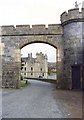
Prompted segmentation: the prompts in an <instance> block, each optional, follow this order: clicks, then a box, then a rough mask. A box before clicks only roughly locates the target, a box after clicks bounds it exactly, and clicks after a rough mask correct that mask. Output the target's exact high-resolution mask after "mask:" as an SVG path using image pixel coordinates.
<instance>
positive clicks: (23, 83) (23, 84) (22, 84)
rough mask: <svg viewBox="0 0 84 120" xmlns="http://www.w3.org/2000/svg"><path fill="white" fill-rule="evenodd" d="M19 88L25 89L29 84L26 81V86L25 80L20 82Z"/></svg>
mask: <svg viewBox="0 0 84 120" xmlns="http://www.w3.org/2000/svg"><path fill="white" fill-rule="evenodd" d="M20 83H21V87H27V86H28V85H29V84H30V83H29V82H28V81H27V84H26V80H21V82H20Z"/></svg>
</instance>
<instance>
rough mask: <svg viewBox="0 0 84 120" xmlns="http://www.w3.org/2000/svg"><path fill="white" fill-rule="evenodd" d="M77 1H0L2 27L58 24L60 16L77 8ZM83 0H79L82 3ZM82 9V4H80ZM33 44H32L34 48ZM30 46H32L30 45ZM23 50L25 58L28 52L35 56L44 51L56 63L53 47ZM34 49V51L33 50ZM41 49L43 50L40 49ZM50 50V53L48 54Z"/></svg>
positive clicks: (35, 46) (42, 46)
mask: <svg viewBox="0 0 84 120" xmlns="http://www.w3.org/2000/svg"><path fill="white" fill-rule="evenodd" d="M75 1H76V0H0V26H1V25H14V26H15V25H20V24H21V25H22V24H30V25H32V24H46V26H47V25H48V24H57V23H60V15H61V14H62V13H63V12H64V11H67V10H68V9H72V8H74V7H75ZM82 1H83V0H78V3H82ZM80 7H81V4H80ZM32 45H33V44H31V46H32ZM28 46H30V45H28ZM31 46H30V47H29V48H27V47H26V48H24V49H22V50H21V54H23V56H27V54H28V52H33V53H34V55H35V52H37V51H36V49H37V48H38V52H40V51H42V50H44V51H45V52H44V51H43V52H44V53H48V54H49V56H48V57H49V61H55V58H56V56H55V54H56V50H55V49H54V48H53V47H52V48H51V46H50V47H48V46H47V47H46V46H44V45H41V46H40V45H38V46H39V47H38V46H37V45H34V46H33V48H32V47H31ZM31 48H32V49H31ZM40 48H41V49H40ZM47 50H48V52H47Z"/></svg>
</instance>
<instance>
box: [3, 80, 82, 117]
mask: <svg viewBox="0 0 84 120" xmlns="http://www.w3.org/2000/svg"><path fill="white" fill-rule="evenodd" d="M2 101H3V102H2V103H3V104H2V108H3V111H2V117H3V118H81V117H82V95H81V93H80V92H77V91H74V92H72V91H71V92H70V91H61V90H55V86H54V85H52V84H50V83H44V82H40V81H33V80H32V81H31V84H30V85H29V86H28V87H26V88H24V89H20V90H3V100H2Z"/></svg>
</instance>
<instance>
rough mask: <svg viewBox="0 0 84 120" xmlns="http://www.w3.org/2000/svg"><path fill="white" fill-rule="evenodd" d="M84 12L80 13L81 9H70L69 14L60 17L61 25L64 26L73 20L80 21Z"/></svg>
mask: <svg viewBox="0 0 84 120" xmlns="http://www.w3.org/2000/svg"><path fill="white" fill-rule="evenodd" d="M83 12H84V9H83V8H82V9H81V12H80V11H79V8H75V9H70V10H68V12H66V11H65V12H63V13H62V14H61V16H60V20H61V23H62V24H64V23H66V22H68V21H71V20H76V21H77V20H78V19H81V18H82V17H83V16H82V14H83Z"/></svg>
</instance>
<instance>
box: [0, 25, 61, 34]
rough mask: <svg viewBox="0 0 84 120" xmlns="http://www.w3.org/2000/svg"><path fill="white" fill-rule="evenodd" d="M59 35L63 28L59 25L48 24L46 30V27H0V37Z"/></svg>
mask: <svg viewBox="0 0 84 120" xmlns="http://www.w3.org/2000/svg"><path fill="white" fill-rule="evenodd" d="M43 34H44V35H47V34H48V35H49V34H50V35H51V34H52V35H53V34H55V35H57V34H58V35H59V34H63V27H62V26H61V24H49V25H48V28H46V25H42V24H41V25H32V27H30V25H16V27H14V26H12V25H11V26H1V33H0V35H2V36H6V35H12V36H18V35H43Z"/></svg>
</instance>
